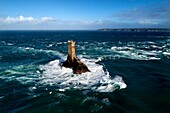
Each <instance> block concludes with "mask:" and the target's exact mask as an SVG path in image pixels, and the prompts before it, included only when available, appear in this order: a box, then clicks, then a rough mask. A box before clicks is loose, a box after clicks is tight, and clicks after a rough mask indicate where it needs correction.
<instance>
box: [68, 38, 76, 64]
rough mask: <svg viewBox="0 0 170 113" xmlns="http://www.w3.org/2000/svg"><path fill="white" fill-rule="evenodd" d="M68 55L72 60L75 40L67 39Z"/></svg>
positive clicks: (74, 54)
mask: <svg viewBox="0 0 170 113" xmlns="http://www.w3.org/2000/svg"><path fill="white" fill-rule="evenodd" d="M68 56H70V58H71V60H72V61H73V60H74V58H76V53H75V42H74V41H72V40H69V41H68Z"/></svg>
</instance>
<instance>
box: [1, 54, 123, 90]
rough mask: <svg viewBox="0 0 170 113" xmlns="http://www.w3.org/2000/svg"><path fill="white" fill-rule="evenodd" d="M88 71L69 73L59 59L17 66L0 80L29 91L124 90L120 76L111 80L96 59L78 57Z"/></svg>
mask: <svg viewBox="0 0 170 113" xmlns="http://www.w3.org/2000/svg"><path fill="white" fill-rule="evenodd" d="M81 60H82V62H84V63H85V64H86V65H87V66H88V68H89V69H90V70H91V72H87V73H83V74H81V75H78V74H73V71H72V69H70V68H65V67H61V66H60V65H59V64H60V60H54V61H51V62H49V63H47V64H45V65H40V66H36V65H19V66H14V67H13V68H12V69H8V70H5V71H4V72H1V73H0V79H4V80H6V81H19V82H20V83H21V84H29V85H31V86H30V87H31V90H36V89H38V88H39V87H42V86H43V87H48V86H55V87H56V91H61V92H63V91H66V90H71V89H77V90H92V91H96V92H113V91H115V90H116V89H123V88H126V84H125V83H124V81H123V79H122V77H120V76H118V75H116V76H115V77H114V78H112V77H111V76H110V75H109V72H108V71H107V70H106V71H104V69H103V66H102V65H99V64H97V63H96V62H98V61H99V60H98V59H90V60H89V59H86V58H82V57H81Z"/></svg>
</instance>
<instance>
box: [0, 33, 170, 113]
mask: <svg viewBox="0 0 170 113" xmlns="http://www.w3.org/2000/svg"><path fill="white" fill-rule="evenodd" d="M69 39H73V40H75V41H76V54H77V56H78V57H79V58H80V59H81V60H82V61H83V62H84V63H85V64H86V65H87V66H88V67H89V69H90V70H91V72H88V73H84V74H82V75H75V74H73V73H72V70H71V69H68V68H61V67H60V66H59V63H60V62H62V61H64V60H65V59H66V57H67V40H69ZM169 67H170V33H168V32H104V31H0V112H2V113H30V112H31V113H38V112H42V113H48V112H49V113H51V112H54V113H71V112H72V113H90V112H97V113H124V112H125V113H152V112H155V113H169V111H170V108H169V106H170V96H169V95H170V69H169Z"/></svg>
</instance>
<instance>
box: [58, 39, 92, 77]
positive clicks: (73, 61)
mask: <svg viewBox="0 0 170 113" xmlns="http://www.w3.org/2000/svg"><path fill="white" fill-rule="evenodd" d="M61 66H63V67H66V68H72V70H73V73H74V74H82V73H85V72H90V70H89V69H88V67H87V66H86V65H85V64H84V63H83V62H81V60H80V59H79V58H78V57H76V52H75V42H74V41H73V40H69V41H68V55H67V60H66V61H65V62H63V63H62V64H61Z"/></svg>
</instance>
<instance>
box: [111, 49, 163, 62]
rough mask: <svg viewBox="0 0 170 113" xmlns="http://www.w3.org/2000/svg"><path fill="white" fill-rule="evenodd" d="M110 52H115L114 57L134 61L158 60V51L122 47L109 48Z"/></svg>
mask: <svg viewBox="0 0 170 113" xmlns="http://www.w3.org/2000/svg"><path fill="white" fill-rule="evenodd" d="M140 47H141V46H140ZM155 47H156V46H155ZM143 48H146V46H144V47H143ZM148 48H149V47H148ZM111 50H112V51H113V52H115V54H116V55H118V56H119V57H122V58H129V59H135V60H160V58H159V54H158V53H160V51H146V50H142V49H136V48H133V47H128V46H123V47H117V46H113V47H111Z"/></svg>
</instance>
